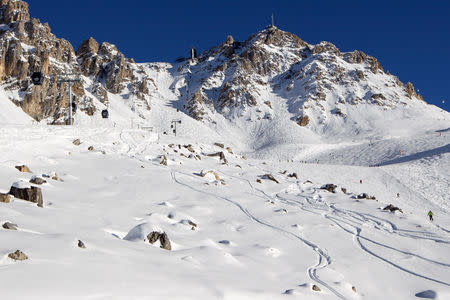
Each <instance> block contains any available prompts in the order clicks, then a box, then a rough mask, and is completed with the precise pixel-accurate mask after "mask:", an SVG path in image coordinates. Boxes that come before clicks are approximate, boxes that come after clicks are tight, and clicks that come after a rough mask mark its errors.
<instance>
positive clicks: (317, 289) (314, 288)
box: [312, 284, 320, 292]
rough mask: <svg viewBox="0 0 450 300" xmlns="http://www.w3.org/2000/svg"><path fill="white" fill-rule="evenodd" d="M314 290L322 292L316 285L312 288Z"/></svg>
mask: <svg viewBox="0 0 450 300" xmlns="http://www.w3.org/2000/svg"><path fill="white" fill-rule="evenodd" d="M312 290H313V291H316V292H320V288H319V287H318V286H317V285H315V284H314V285H313V286H312Z"/></svg>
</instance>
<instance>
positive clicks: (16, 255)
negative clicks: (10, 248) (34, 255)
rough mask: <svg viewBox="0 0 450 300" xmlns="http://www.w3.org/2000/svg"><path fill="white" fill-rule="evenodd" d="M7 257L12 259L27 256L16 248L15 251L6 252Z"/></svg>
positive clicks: (22, 258) (26, 257) (24, 258)
mask: <svg viewBox="0 0 450 300" xmlns="http://www.w3.org/2000/svg"><path fill="white" fill-rule="evenodd" d="M8 257H9V258H11V259H14V260H26V259H28V256H27V255H26V254H25V253H23V252H22V251H20V250H16V251H15V252H13V253H10V254H8Z"/></svg>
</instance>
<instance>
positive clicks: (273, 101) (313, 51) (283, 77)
mask: <svg viewBox="0 0 450 300" xmlns="http://www.w3.org/2000/svg"><path fill="white" fill-rule="evenodd" d="M0 24H1V25H0V88H1V89H3V90H4V92H5V93H6V94H7V95H8V97H9V98H10V100H11V101H13V102H14V103H15V104H16V105H18V106H20V107H21V108H22V109H23V110H24V111H25V112H26V113H28V114H29V115H30V116H32V117H33V118H34V119H36V120H38V121H39V120H46V121H47V122H48V123H51V124H62V123H67V122H68V113H67V112H68V99H67V84H66V83H63V82H61V79H62V78H65V77H67V76H69V75H70V76H75V77H78V78H80V79H81V83H78V84H75V85H74V86H73V87H72V92H73V95H74V99H73V101H74V102H75V103H77V104H78V105H77V107H78V108H79V110H78V111H77V113H80V111H81V112H83V113H86V114H87V115H89V116H93V115H98V114H99V113H100V112H99V110H101V109H104V108H105V107H108V105H109V104H110V100H111V98H114V99H119V100H118V101H122V102H123V103H124V104H125V107H128V108H129V109H130V111H132V113H134V114H136V115H137V116H140V117H142V118H146V117H148V111H149V110H150V100H151V98H153V100H154V101H165V100H164V99H165V97H166V98H167V97H168V95H169V97H172V96H175V97H177V99H176V100H173V99H172V100H171V101H172V102H171V104H170V105H172V106H173V107H174V108H175V107H177V108H180V109H181V107H182V109H181V110H182V111H184V112H185V113H186V114H188V115H189V116H191V117H192V118H194V119H196V120H199V121H204V122H214V121H215V118H216V117H214V116H215V115H216V114H219V115H221V116H223V117H224V118H225V119H228V120H233V119H245V120H249V121H260V120H267V121H268V122H270V121H272V120H273V119H274V117H276V116H275V114H277V109H278V111H279V112H280V111H282V112H287V113H284V115H283V116H281V115H280V113H279V112H278V117H280V118H281V117H283V118H288V119H289V120H291V121H292V122H293V123H294V124H295V123H296V124H298V125H299V126H301V127H306V128H308V127H311V126H312V127H314V128H316V129H314V130H316V131H317V128H318V126H322V127H327V126H328V125H329V124H331V123H336V124H335V125H337V126H339V124H342V123H345V122H355V123H358V122H359V121H358V120H357V114H358V110H357V109H356V110H355V109H353V108H354V107H360V106H364V105H370V106H376V107H379V108H380V109H382V110H393V109H397V108H401V107H404V106H407V105H408V104H409V103H412V102H414V101H421V100H423V99H422V97H421V96H420V95H419V94H417V93H416V91H415V88H414V86H413V85H412V84H411V83H407V84H404V83H402V82H401V81H400V80H399V79H398V78H397V77H395V76H393V75H391V74H389V72H386V71H384V70H383V68H382V67H381V65H380V63H379V62H378V60H377V59H376V58H374V57H371V56H369V55H367V54H365V53H363V52H360V51H357V50H355V51H353V52H341V51H340V50H339V49H337V47H335V46H334V45H333V44H331V43H329V42H321V43H319V44H317V45H312V44H309V43H307V42H305V41H303V40H302V39H301V38H299V37H298V36H296V35H294V34H291V33H288V32H285V31H282V30H280V29H278V28H276V27H274V26H271V27H267V28H265V29H264V30H262V31H260V32H259V33H257V34H255V35H252V36H251V37H249V38H248V39H247V40H246V41H244V42H239V41H235V40H234V39H233V37H231V36H228V37H227V38H226V40H225V41H224V42H223V43H222V44H220V45H218V46H216V47H213V48H211V49H210V50H208V51H205V52H203V53H202V54H201V55H199V57H198V58H195V59H193V60H192V59H186V60H184V61H181V62H178V63H176V64H174V65H171V64H167V63H153V64H137V63H135V62H134V60H133V59H129V58H126V57H125V56H124V55H123V53H121V52H120V51H119V50H118V49H117V47H116V46H114V45H112V44H109V43H107V42H103V43H101V44H99V43H98V42H97V41H96V40H95V39H93V38H89V39H87V40H85V41H84V42H83V43H82V44H81V45H80V46H79V47H78V49H77V50H76V52H75V51H74V49H73V47H72V45H71V44H70V43H69V42H68V41H66V40H64V39H60V38H57V37H56V36H55V35H53V34H52V33H51V30H50V27H49V25H48V24H42V23H41V22H40V21H39V20H38V19H32V18H30V14H29V11H28V4H27V3H26V2H24V1H20V0H0ZM169 69H170V70H171V71H168V70H169ZM35 71H41V72H42V73H43V74H44V75H45V78H44V81H43V84H42V85H41V86H35V85H32V84H31V81H30V75H31V74H32V72H35ZM70 76H69V77H70ZM161 76H162V77H164V78H165V79H164V82H158V77H161ZM171 80H173V82H172V83H171V84H170V86H171V91H165V92H164V93H163V94H164V95H163V94H161V93H160V91H158V88H160V90H161V89H164V88H165V87H164V86H165V85H167V82H168V81H171ZM150 92H152V93H154V94H152V97H150ZM158 99H159V100H158ZM166 100H167V99H166ZM330 122H331V123H330Z"/></svg>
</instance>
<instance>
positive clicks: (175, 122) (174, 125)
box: [170, 120, 181, 136]
mask: <svg viewBox="0 0 450 300" xmlns="http://www.w3.org/2000/svg"><path fill="white" fill-rule="evenodd" d="M171 123H172V124H171V125H170V128H172V129H173V133H174V134H175V136H177V124H181V120H172V121H171Z"/></svg>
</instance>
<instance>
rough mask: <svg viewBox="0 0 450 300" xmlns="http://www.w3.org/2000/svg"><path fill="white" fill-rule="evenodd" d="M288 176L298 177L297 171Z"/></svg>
mask: <svg viewBox="0 0 450 300" xmlns="http://www.w3.org/2000/svg"><path fill="white" fill-rule="evenodd" d="M288 177H290V178H295V179H298V175H297V173H292V174H289V175H288Z"/></svg>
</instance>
